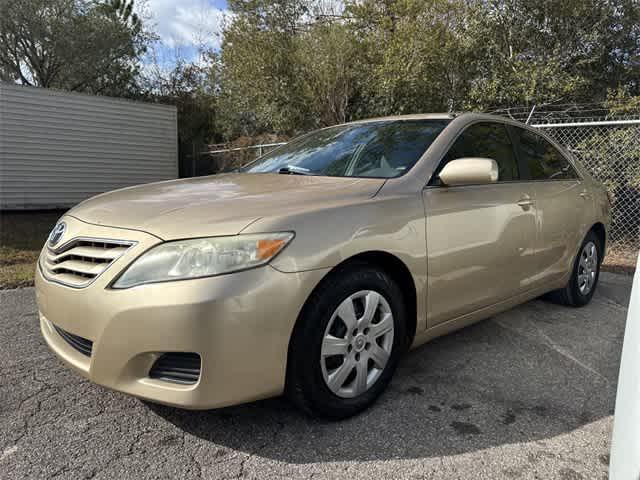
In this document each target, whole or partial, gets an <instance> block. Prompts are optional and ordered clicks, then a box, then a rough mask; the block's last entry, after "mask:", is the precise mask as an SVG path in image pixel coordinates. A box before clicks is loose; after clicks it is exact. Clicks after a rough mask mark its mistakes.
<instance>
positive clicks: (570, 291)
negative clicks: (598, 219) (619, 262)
mask: <svg viewBox="0 0 640 480" xmlns="http://www.w3.org/2000/svg"><path fill="white" fill-rule="evenodd" d="M601 263H602V245H601V244H600V239H599V238H598V237H597V236H596V234H595V233H594V232H593V231H590V232H589V233H588V234H587V236H586V237H585V239H584V240H583V241H582V245H580V249H579V251H578V255H577V257H576V259H575V260H574V263H573V270H572V272H571V277H570V278H569V281H568V282H567V285H566V286H565V287H564V288H563V289H561V290H556V291H555V292H552V293H551V298H552V300H555V301H557V302H558V303H561V304H563V305H569V306H572V307H582V306H584V305H586V304H587V303H589V302H590V301H591V298H592V297H593V294H594V293H595V291H596V286H597V285H598V278H599V277H600V264H601Z"/></svg>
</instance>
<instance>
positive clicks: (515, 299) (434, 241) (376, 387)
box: [36, 114, 610, 418]
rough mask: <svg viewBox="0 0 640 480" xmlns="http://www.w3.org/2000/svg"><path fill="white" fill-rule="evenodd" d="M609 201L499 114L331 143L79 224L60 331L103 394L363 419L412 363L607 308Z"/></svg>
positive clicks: (51, 243)
mask: <svg viewBox="0 0 640 480" xmlns="http://www.w3.org/2000/svg"><path fill="white" fill-rule="evenodd" d="M609 220H610V212H609V203H608V199H607V195H606V192H605V190H604V189H603V187H602V186H601V185H599V184H598V183H596V182H595V181H594V180H593V179H592V178H591V177H590V176H589V174H588V173H587V172H586V171H585V169H584V168H583V167H582V166H581V165H579V164H578V163H577V162H576V161H575V159H573V158H572V157H571V156H570V155H569V154H567V152H565V151H564V150H563V149H562V148H560V147H559V146H558V145H556V144H555V143H553V142H552V141H551V140H550V139H549V138H547V137H546V136H544V135H542V134H540V132H538V131H536V130H534V129H531V128H529V127H526V126H524V125H522V124H519V123H517V122H512V121H509V120H506V119H502V118H497V117H492V116H488V115H478V114H463V115H448V114H441V115H412V116H403V117H392V118H381V119H372V120H366V121H359V122H354V123H348V124H345V125H338V126H334V127H329V128H325V129H322V130H318V131H315V132H311V133H309V134H307V135H304V136H302V137H299V138H297V139H295V140H293V141H291V142H290V143H288V144H286V145H284V146H282V147H280V148H278V149H276V150H273V151H272V152H270V153H268V154H267V155H264V156H263V157H261V158H259V159H258V160H256V161H255V162H253V163H251V164H250V165H248V166H247V167H245V168H243V169H241V171H239V172H236V173H232V174H224V175H215V176H210V177H200V178H192V179H185V180H175V181H168V182H162V183H156V184H150V185H144V186H139V187H132V188H125V189H122V190H118V191H115V192H111V193H106V194H103V195H99V196H97V197H94V198H91V199H89V200H87V201H85V202H83V203H81V204H80V205H78V206H76V207H75V208H73V209H72V210H71V211H69V212H68V213H67V214H66V215H64V216H63V217H62V218H61V219H60V221H59V223H58V224H57V225H56V227H55V228H54V230H53V231H52V232H51V235H50V237H49V239H48V241H47V244H46V245H45V247H44V248H43V251H42V254H41V256H40V260H39V264H38V271H37V275H36V287H37V299H38V306H39V311H40V323H41V330H42V334H43V335H44V338H45V339H46V341H47V343H48V344H49V346H50V347H51V349H52V350H53V351H54V352H56V354H57V355H58V356H59V357H60V358H61V359H62V360H63V361H64V362H65V363H67V364H68V365H69V366H70V367H72V368H74V369H75V370H77V371H78V372H80V373H81V374H82V375H84V376H85V377H87V378H89V379H90V380H91V381H93V382H96V383H98V384H101V385H104V386H107V387H110V388H113V389H115V390H119V391H122V392H126V393H128V394H131V395H135V396H137V397H140V398H144V399H147V400H151V401H154V402H159V403H164V404H168V405H175V406H179V407H185V408H198V409H202V408H215V407H222V406H226V405H231V404H236V403H241V402H248V401H252V400H256V399H260V398H265V397H270V396H274V395H279V394H281V393H283V392H286V393H288V394H289V396H290V397H291V398H292V399H293V401H294V402H295V403H296V404H297V405H299V406H300V407H302V408H303V409H304V410H306V411H307V412H310V413H313V414H317V415H322V416H325V417H331V418H343V417H347V416H349V415H353V414H355V413H357V412H359V411H361V410H363V409H364V408H366V407H367V406H368V405H370V404H371V403H372V402H373V401H374V400H375V399H376V398H377V397H378V396H379V395H380V394H381V393H382V392H383V390H384V389H385V388H386V386H387V385H388V383H389V381H390V380H391V376H392V375H393V373H394V370H395V369H396V366H397V364H398V359H399V358H400V356H401V355H402V354H403V352H404V351H405V350H406V349H407V348H409V347H411V346H417V345H420V344H423V343H425V342H427V341H428V340H430V339H432V338H434V337H437V336H439V335H443V334H445V333H447V332H450V331H452V330H455V329H458V328H462V327H464V326H465V325H469V324H470V323H473V322H476V321H478V320H481V319H483V318H486V317H488V316H490V315H494V314H496V313H497V312H500V311H502V310H505V309H508V308H511V307H513V306H514V305H517V304H519V303H522V302H525V301H527V300H529V299H532V298H535V297H537V296H539V295H542V294H545V293H549V294H550V295H551V296H552V297H553V298H555V299H557V300H558V301H560V302H562V303H565V304H568V305H572V306H582V305H585V304H587V303H588V302H589V300H590V299H591V297H592V296H593V294H594V291H595V288H596V285H597V282H598V273H599V268H600V262H601V260H602V258H603V256H604V253H605V245H606V238H607V229H608V225H609Z"/></svg>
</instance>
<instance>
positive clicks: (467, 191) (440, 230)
mask: <svg viewBox="0 0 640 480" xmlns="http://www.w3.org/2000/svg"><path fill="white" fill-rule="evenodd" d="M463 157H485V158H491V159H493V160H495V161H496V162H497V163H498V167H499V174H498V182H497V183H491V184H486V185H465V186H452V187H448V186H444V185H441V184H440V182H439V179H438V173H439V171H440V170H441V169H442V168H443V167H444V165H445V164H446V163H447V162H449V161H451V160H454V159H457V158H463ZM520 169H521V166H520V165H519V163H518V160H517V157H516V155H515V151H514V145H513V142H512V139H511V136H510V133H509V131H508V130H507V127H506V125H505V124H502V123H498V122H486V121H483V122H479V123H474V124H472V125H470V126H468V127H467V128H466V129H465V130H464V131H463V132H462V133H461V134H460V135H459V136H458V137H457V139H456V140H455V141H454V142H453V144H452V146H451V147H450V148H449V150H448V152H447V153H446V154H445V156H444V158H443V159H442V160H441V162H440V164H439V165H438V168H437V169H436V171H435V173H434V176H433V178H432V179H431V180H430V182H429V184H428V185H427V187H426V188H425V189H424V190H423V201H424V205H425V214H426V224H427V234H426V235H427V263H428V291H427V309H428V325H429V326H433V325H435V324H437V323H441V322H444V321H446V320H450V319H453V318H456V317H458V316H461V315H464V314H466V313H470V312H473V311H475V310H478V309H480V308H482V307H486V306H489V305H492V304H494V303H497V302H500V301H501V300H505V299H507V298H509V297H511V296H514V295H516V294H518V293H520V292H523V291H526V290H527V289H528V288H529V284H530V281H531V277H532V276H533V275H534V274H535V272H536V265H535V260H534V255H533V253H534V248H535V244H536V210H535V209H536V205H535V194H534V192H533V190H532V188H531V184H530V183H527V182H523V181H521V174H520Z"/></svg>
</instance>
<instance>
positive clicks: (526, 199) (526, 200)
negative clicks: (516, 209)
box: [517, 195, 534, 207]
mask: <svg viewBox="0 0 640 480" xmlns="http://www.w3.org/2000/svg"><path fill="white" fill-rule="evenodd" d="M517 203H518V205H520V206H521V207H530V206H531V205H533V204H534V201H533V200H532V199H531V197H530V196H529V195H525V196H523V197H522V198H521V199H520V200H518V202H517Z"/></svg>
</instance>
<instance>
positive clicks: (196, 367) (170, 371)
mask: <svg viewBox="0 0 640 480" xmlns="http://www.w3.org/2000/svg"><path fill="white" fill-rule="evenodd" d="M149 377H151V378H155V379H158V380H164V381H166V382H173V383H182V384H185V385H193V384H194V383H196V382H197V381H198V379H199V378H200V355H198V354H197V353H183V352H172V353H163V354H162V355H160V357H159V358H158V359H157V360H156V361H155V363H154V364H153V366H152V367H151V370H150V371H149Z"/></svg>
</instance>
